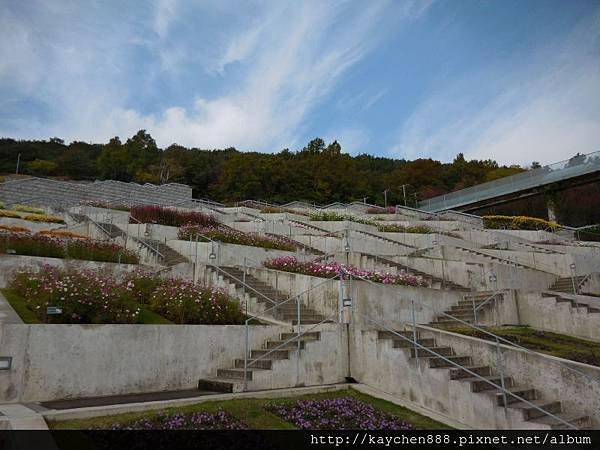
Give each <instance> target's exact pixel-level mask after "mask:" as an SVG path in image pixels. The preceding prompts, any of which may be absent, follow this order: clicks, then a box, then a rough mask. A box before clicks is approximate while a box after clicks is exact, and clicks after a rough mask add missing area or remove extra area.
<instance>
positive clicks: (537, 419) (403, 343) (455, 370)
mask: <svg viewBox="0 0 600 450" xmlns="http://www.w3.org/2000/svg"><path fill="white" fill-rule="evenodd" d="M397 333H399V334H401V335H402V336H404V337H406V338H407V339H402V338H401V337H399V336H397V335H395V334H394V333H392V332H390V331H379V332H378V339H391V340H392V341H393V344H392V345H393V348H397V349H400V350H401V351H404V352H407V353H408V354H409V355H410V358H411V359H415V357H416V356H418V359H419V363H420V364H422V365H424V366H425V367H426V369H427V370H445V371H448V372H449V379H450V382H451V383H452V382H459V383H467V384H468V385H470V392H472V393H473V395H487V396H489V397H491V398H492V399H493V404H494V405H496V407H497V408H502V407H503V406H504V396H503V395H502V390H501V389H498V388H496V387H494V386H493V385H492V384H489V382H492V383H494V384H495V385H496V386H501V383H502V380H501V378H500V376H499V375H498V374H497V373H496V372H495V370H494V369H493V368H492V367H491V366H487V365H483V364H477V362H476V361H475V358H474V356H473V355H467V354H457V353H456V352H455V351H454V349H453V348H452V347H447V346H440V345H438V344H437V343H436V340H435V339H433V338H423V337H422V336H421V333H420V332H417V333H416V336H417V343H419V344H420V345H422V346H423V347H425V348H428V349H430V350H432V351H433V352H435V354H433V353H430V352H428V351H427V350H425V349H422V348H419V349H417V350H416V354H415V348H414V345H413V343H412V339H413V332H412V331H398V332H397ZM438 355H440V356H443V357H444V358H446V359H447V360H449V361H452V362H454V363H455V364H457V365H458V366H460V367H458V366H457V365H454V364H452V363H450V362H448V361H446V360H445V359H444V358H442V357H440V356H438ZM465 369H467V370H469V371H470V372H472V373H475V374H477V375H478V376H477V377H476V376H473V375H472V374H471V373H469V372H467V371H466V370H465ZM480 377H481V378H480ZM486 380H487V381H486ZM504 383H505V384H504V385H505V389H507V390H508V391H510V392H512V393H513V394H515V395H518V396H519V397H520V398H522V399H525V400H527V401H529V402H531V403H533V404H534V405H536V406H538V407H539V408H542V409H543V410H545V411H547V412H550V413H552V414H553V415H554V416H557V417H560V418H561V419H563V420H565V421H566V422H568V423H570V424H573V425H574V426H576V427H577V428H586V427H589V426H590V418H589V417H588V416H585V415H581V414H569V413H565V412H564V411H563V408H562V404H561V402H560V401H557V400H549V399H544V398H542V396H541V394H540V393H539V392H538V391H537V390H536V389H535V388H534V387H532V386H521V385H518V384H517V383H516V382H515V380H514V379H513V378H512V377H511V376H510V375H505V377H504ZM506 403H507V404H506V407H507V409H508V410H509V414H510V413H512V414H516V415H517V416H516V417H517V418H518V419H520V420H519V421H520V422H523V428H544V429H567V428H568V427H567V426H566V425H565V424H564V423H562V422H560V421H559V420H557V419H556V418H553V417H550V416H548V415H546V414H544V413H543V412H541V411H539V410H537V409H536V408H534V407H533V406H531V405H529V404H528V403H526V402H523V401H520V400H519V399H517V398H515V397H512V396H510V395H508V394H507V395H506Z"/></svg>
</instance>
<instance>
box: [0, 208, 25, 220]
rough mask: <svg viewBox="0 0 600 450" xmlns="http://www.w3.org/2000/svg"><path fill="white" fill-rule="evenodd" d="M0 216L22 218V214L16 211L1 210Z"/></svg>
mask: <svg viewBox="0 0 600 450" xmlns="http://www.w3.org/2000/svg"><path fill="white" fill-rule="evenodd" d="M0 217H7V218H9V219H20V218H21V214H17V213H16V212H12V211H7V210H1V211H0Z"/></svg>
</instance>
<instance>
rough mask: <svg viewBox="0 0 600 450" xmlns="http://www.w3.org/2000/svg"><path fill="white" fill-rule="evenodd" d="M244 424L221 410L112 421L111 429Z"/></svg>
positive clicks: (224, 427) (207, 427) (236, 427)
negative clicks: (133, 420)
mask: <svg viewBox="0 0 600 450" xmlns="http://www.w3.org/2000/svg"><path fill="white" fill-rule="evenodd" d="M246 428H247V427H246V425H245V424H244V423H243V422H241V421H240V420H238V419H236V418H234V417H232V416H231V415H229V414H228V413H226V412H225V411H222V410H218V411H216V412H214V413H210V412H194V413H188V414H170V415H168V414H163V413H159V414H157V415H155V416H150V417H146V418H143V419H139V420H136V421H135V422H129V423H127V422H125V423H114V424H112V426H111V428H110V429H111V430H243V429H246Z"/></svg>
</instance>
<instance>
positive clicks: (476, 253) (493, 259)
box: [456, 247, 539, 270]
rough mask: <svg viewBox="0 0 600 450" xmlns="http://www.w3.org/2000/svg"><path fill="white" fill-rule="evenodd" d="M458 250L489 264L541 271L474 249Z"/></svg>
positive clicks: (461, 248)
mask: <svg viewBox="0 0 600 450" xmlns="http://www.w3.org/2000/svg"><path fill="white" fill-rule="evenodd" d="M456 249H458V250H459V251H461V252H464V253H467V254H469V255H474V256H477V257H479V258H482V259H484V260H487V261H488V262H494V263H499V264H506V265H509V266H513V267H518V268H520V269H531V270H539V269H535V268H533V267H528V266H526V265H524V264H521V263H518V262H515V261H510V260H508V259H505V258H500V257H498V256H494V255H489V254H487V253H484V252H480V251H478V250H474V249H472V248H465V247H456Z"/></svg>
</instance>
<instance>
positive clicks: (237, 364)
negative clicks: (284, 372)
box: [233, 355, 273, 370]
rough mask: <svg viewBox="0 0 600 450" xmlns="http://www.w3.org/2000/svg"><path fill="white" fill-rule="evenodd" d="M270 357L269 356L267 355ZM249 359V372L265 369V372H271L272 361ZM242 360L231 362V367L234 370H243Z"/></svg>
mask: <svg viewBox="0 0 600 450" xmlns="http://www.w3.org/2000/svg"><path fill="white" fill-rule="evenodd" d="M269 356H271V355H269ZM269 356H267V357H266V358H268V357H269ZM266 358H265V359H249V360H248V369H249V370H254V369H265V370H271V369H272V368H273V360H272V359H266ZM244 364H245V362H244V360H243V359H239V358H238V359H236V360H235V361H234V362H233V367H234V368H236V369H243V368H244Z"/></svg>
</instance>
